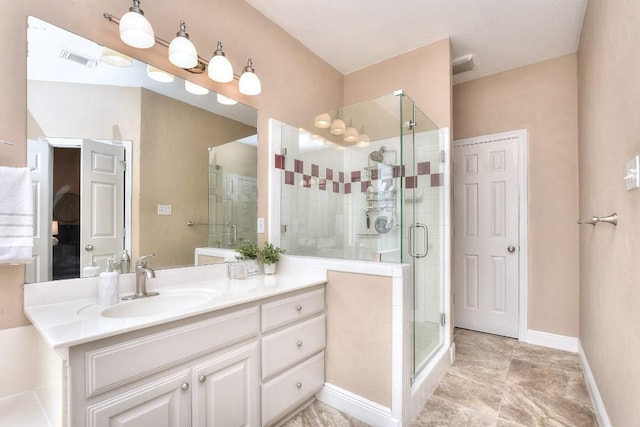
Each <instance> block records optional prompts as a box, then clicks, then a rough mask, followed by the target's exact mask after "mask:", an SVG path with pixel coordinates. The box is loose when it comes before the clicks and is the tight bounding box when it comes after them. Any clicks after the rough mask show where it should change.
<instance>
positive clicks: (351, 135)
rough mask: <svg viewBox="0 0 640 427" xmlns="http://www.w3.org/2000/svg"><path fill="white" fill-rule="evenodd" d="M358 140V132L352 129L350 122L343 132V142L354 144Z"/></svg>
mask: <svg viewBox="0 0 640 427" xmlns="http://www.w3.org/2000/svg"><path fill="white" fill-rule="evenodd" d="M357 140H358V130H357V129H356V128H354V127H353V124H352V123H351V121H350V122H349V127H348V128H347V129H346V130H345V131H344V142H356V141H357Z"/></svg>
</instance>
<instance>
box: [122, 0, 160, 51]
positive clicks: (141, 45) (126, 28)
mask: <svg viewBox="0 0 640 427" xmlns="http://www.w3.org/2000/svg"><path fill="white" fill-rule="evenodd" d="M119 26H120V39H122V41H123V42H125V43H126V44H128V45H129V46H131V47H136V48H138V49H148V48H150V47H151V46H153V45H154V44H155V42H156V40H155V34H154V33H153V28H152V27H151V23H149V21H148V20H147V18H145V17H144V12H143V11H142V9H140V0H133V6H131V7H130V8H129V12H127V13H125V14H124V15H122V18H120V23H119Z"/></svg>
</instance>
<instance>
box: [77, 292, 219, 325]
mask: <svg viewBox="0 0 640 427" xmlns="http://www.w3.org/2000/svg"><path fill="white" fill-rule="evenodd" d="M220 295H221V293H220V292H219V291H216V290H209V289H207V290H200V289H189V290H184V289H183V290H166V291H160V294H159V295H156V296H152V297H146V298H140V299H135V300H131V301H121V302H120V303H119V304H117V305H113V306H111V307H108V308H106V309H104V310H102V311H101V312H100V316H102V317H108V318H118V319H120V318H127V317H145V316H156V315H158V314H163V313H171V312H174V311H183V310H187V309H189V308H195V307H198V306H200V305H204V304H206V303H208V302H210V301H211V300H213V299H215V298H217V297H219V296H220ZM95 307H96V306H95V305H92V306H88V307H85V308H83V309H81V310H80V311H79V312H78V314H80V315H82V314H89V311H94V310H95ZM98 307H100V306H98ZM83 312H86V313H83Z"/></svg>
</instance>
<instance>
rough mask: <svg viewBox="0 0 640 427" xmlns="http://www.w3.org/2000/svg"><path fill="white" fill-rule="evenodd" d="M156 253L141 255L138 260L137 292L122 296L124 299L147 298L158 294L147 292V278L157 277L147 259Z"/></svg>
mask: <svg viewBox="0 0 640 427" xmlns="http://www.w3.org/2000/svg"><path fill="white" fill-rule="evenodd" d="M153 256H156V254H151V255H145V256H142V257H140V259H138V261H137V262H136V293H135V294H133V295H127V296H124V297H122V299H123V300H131V299H138V298H146V297H152V296H155V295H158V292H147V279H153V278H155V277H156V272H155V271H153V269H151V268H149V267H147V260H148V259H149V258H151V257H153Z"/></svg>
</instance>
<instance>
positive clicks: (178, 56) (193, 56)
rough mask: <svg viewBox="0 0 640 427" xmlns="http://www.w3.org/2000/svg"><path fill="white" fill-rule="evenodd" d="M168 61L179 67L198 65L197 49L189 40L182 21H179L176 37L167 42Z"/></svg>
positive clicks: (185, 26)
mask: <svg viewBox="0 0 640 427" xmlns="http://www.w3.org/2000/svg"><path fill="white" fill-rule="evenodd" d="M169 62H171V63H172V64H173V65H175V66H176V67H180V68H193V67H195V66H196V65H198V51H197V50H196V47H195V46H194V45H193V43H191V40H189V34H187V25H186V24H185V23H184V21H180V26H179V30H178V32H177V33H176V37H175V38H174V39H173V40H171V43H169Z"/></svg>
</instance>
